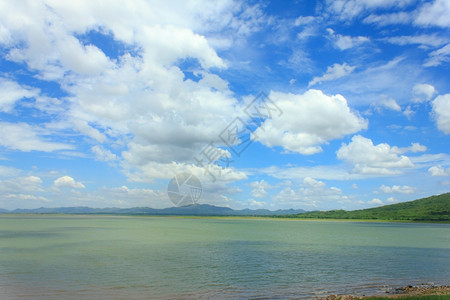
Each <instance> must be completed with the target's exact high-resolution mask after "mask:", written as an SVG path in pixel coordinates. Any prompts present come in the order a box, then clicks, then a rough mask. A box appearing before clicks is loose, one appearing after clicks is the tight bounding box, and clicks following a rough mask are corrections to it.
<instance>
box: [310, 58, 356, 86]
mask: <svg viewBox="0 0 450 300" xmlns="http://www.w3.org/2000/svg"><path fill="white" fill-rule="evenodd" d="M353 70H355V67H352V66H349V65H348V64H347V63H343V64H342V65H340V64H333V65H332V66H330V67H328V68H327V71H326V72H325V74H323V75H322V76H320V77H314V78H313V80H311V81H310V82H309V83H308V86H312V85H315V84H317V83H321V82H324V81H329V80H335V79H338V78H341V77H344V76H346V75H348V74H350V73H352V72H353Z"/></svg>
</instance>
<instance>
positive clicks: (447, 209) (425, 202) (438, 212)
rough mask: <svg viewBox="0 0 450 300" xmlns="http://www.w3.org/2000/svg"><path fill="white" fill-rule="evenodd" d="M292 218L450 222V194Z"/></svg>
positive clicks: (313, 213) (313, 212)
mask: <svg viewBox="0 0 450 300" xmlns="http://www.w3.org/2000/svg"><path fill="white" fill-rule="evenodd" d="M290 217H293V218H312V219H364V220H398V221H401V220H405V221H450V193H446V194H442V195H437V196H431V197H428V198H423V199H419V200H414V201H408V202H403V203H397V204H391V205H385V206H381V207H376V208H369V209H361V210H354V211H345V210H330V211H312V212H308V213H303V214H297V215H292V216H290Z"/></svg>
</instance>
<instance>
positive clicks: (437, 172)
mask: <svg viewBox="0 0 450 300" xmlns="http://www.w3.org/2000/svg"><path fill="white" fill-rule="evenodd" d="M428 173H430V175H431V176H449V175H450V168H448V169H447V170H446V169H444V168H443V167H442V166H441V165H438V166H433V167H430V168H429V169H428Z"/></svg>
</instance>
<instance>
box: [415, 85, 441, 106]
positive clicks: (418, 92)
mask: <svg viewBox="0 0 450 300" xmlns="http://www.w3.org/2000/svg"><path fill="white" fill-rule="evenodd" d="M412 92H413V102H425V101H429V100H431V98H432V97H433V96H434V94H435V93H436V90H435V88H434V86H432V85H431V84H427V83H418V84H416V85H414V87H413V90H412Z"/></svg>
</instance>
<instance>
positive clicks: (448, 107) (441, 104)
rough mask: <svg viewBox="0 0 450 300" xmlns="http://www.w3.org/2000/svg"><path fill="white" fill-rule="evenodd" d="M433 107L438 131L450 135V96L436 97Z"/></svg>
mask: <svg viewBox="0 0 450 300" xmlns="http://www.w3.org/2000/svg"><path fill="white" fill-rule="evenodd" d="M432 106H433V114H434V117H435V119H436V123H437V127H438V129H439V130H440V131H442V132H443V133H445V134H450V94H445V95H440V96H438V97H436V99H434V100H433V102H432Z"/></svg>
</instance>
